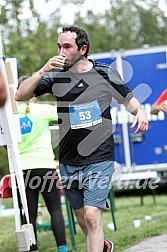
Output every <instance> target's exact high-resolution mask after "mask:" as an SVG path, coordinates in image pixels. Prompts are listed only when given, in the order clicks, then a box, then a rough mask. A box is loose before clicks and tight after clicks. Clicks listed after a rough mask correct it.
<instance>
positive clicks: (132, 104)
mask: <svg viewBox="0 0 167 252" xmlns="http://www.w3.org/2000/svg"><path fill="white" fill-rule="evenodd" d="M124 106H125V107H126V109H127V110H128V112H129V113H131V114H132V115H134V116H135V115H136V114H137V112H138V110H140V109H141V110H142V108H141V105H140V103H139V101H138V100H137V99H136V98H135V97H133V98H132V99H130V101H129V102H127V103H125V104H124Z"/></svg>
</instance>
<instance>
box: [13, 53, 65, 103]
mask: <svg viewBox="0 0 167 252" xmlns="http://www.w3.org/2000/svg"><path fill="white" fill-rule="evenodd" d="M63 65H64V58H63V57H62V56H60V55H58V56H54V57H52V58H50V59H49V60H48V62H47V63H46V64H45V65H44V66H43V67H42V68H41V69H39V70H38V71H37V72H36V73H35V74H33V75H32V76H31V77H29V78H28V79H26V80H24V81H23V82H22V83H21V85H20V87H19V89H18V90H17V92H16V94H15V99H16V101H27V100H29V99H31V98H32V97H34V96H35V94H34V90H35V88H36V87H37V86H38V84H39V83H40V81H41V80H42V78H43V77H44V76H45V75H46V74H48V73H49V72H51V71H52V70H54V69H62V67H63Z"/></svg>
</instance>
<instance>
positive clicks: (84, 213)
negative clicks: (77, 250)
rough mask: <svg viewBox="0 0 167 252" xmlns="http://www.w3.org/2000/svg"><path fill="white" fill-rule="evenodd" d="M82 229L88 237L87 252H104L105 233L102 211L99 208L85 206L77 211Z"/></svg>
mask: <svg viewBox="0 0 167 252" xmlns="http://www.w3.org/2000/svg"><path fill="white" fill-rule="evenodd" d="M75 214H76V217H77V220H78V223H79V225H80V227H81V228H82V230H83V232H84V234H85V235H86V236H87V252H95V251H96V252H102V251H103V245H104V233H103V226H102V210H101V209H99V208H97V207H92V206H84V208H81V209H78V210H75Z"/></svg>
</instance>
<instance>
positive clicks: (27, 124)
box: [20, 116, 33, 135]
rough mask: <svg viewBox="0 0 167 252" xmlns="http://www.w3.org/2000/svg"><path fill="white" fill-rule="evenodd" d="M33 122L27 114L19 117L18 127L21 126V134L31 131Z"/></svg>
mask: <svg viewBox="0 0 167 252" xmlns="http://www.w3.org/2000/svg"><path fill="white" fill-rule="evenodd" d="M32 126H33V122H32V121H31V119H30V118H29V117H28V116H24V117H21V118H20V128H21V134H22V135H24V134H27V133H30V132H31V131H32Z"/></svg>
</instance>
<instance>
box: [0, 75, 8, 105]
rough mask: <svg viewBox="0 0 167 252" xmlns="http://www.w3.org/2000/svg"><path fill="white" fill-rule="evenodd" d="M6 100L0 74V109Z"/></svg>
mask: <svg viewBox="0 0 167 252" xmlns="http://www.w3.org/2000/svg"><path fill="white" fill-rule="evenodd" d="M6 99H7V93H6V87H5V83H4V81H3V78H2V75H1V74H0V107H2V106H3V105H4V104H5V101H6Z"/></svg>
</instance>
